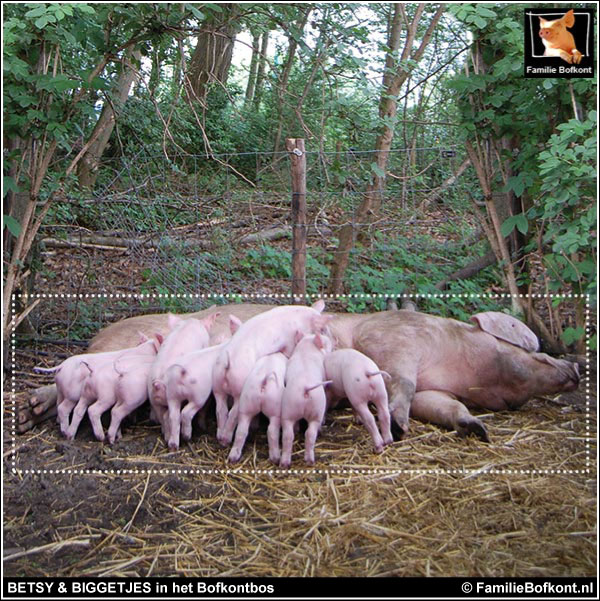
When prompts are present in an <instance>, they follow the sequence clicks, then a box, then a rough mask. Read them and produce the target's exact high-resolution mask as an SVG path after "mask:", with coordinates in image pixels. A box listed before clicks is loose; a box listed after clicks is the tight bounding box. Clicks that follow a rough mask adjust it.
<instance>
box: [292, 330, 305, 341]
mask: <svg viewBox="0 0 600 601" xmlns="http://www.w3.org/2000/svg"><path fill="white" fill-rule="evenodd" d="M303 338H304V332H302V331H301V330H296V335H295V336H294V344H298V343H299V342H300V341H301V340H302V339H303Z"/></svg>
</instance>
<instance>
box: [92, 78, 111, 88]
mask: <svg viewBox="0 0 600 601" xmlns="http://www.w3.org/2000/svg"><path fill="white" fill-rule="evenodd" d="M91 85H92V88H94V90H109V89H110V83H108V82H107V81H106V80H105V79H103V78H102V77H94V79H92V84H91Z"/></svg>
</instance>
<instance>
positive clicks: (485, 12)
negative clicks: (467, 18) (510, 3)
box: [477, 6, 497, 17]
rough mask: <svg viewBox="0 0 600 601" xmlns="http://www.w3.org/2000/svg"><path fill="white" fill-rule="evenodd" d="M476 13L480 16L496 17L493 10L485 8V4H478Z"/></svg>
mask: <svg viewBox="0 0 600 601" xmlns="http://www.w3.org/2000/svg"><path fill="white" fill-rule="evenodd" d="M477 14H478V15H481V16H482V17H496V16H497V15H496V13H495V12H494V11H493V10H490V9H489V8H486V7H485V6H478V7H477Z"/></svg>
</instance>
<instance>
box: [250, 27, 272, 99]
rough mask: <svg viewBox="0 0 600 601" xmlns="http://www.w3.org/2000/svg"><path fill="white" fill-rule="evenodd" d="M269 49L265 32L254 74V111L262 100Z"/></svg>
mask: <svg viewBox="0 0 600 601" xmlns="http://www.w3.org/2000/svg"><path fill="white" fill-rule="evenodd" d="M268 48H269V32H268V31H265V32H264V33H263V34H262V38H261V43H260V56H259V57H258V71H257V73H256V86H255V88H254V98H253V102H254V109H255V110H257V111H258V109H259V108H260V101H261V100H262V95H263V90H264V87H265V86H264V83H265V69H266V67H267V50H268Z"/></svg>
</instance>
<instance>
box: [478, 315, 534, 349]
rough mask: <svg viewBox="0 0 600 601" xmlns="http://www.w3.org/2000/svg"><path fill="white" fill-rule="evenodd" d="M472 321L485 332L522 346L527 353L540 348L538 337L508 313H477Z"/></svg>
mask: <svg viewBox="0 0 600 601" xmlns="http://www.w3.org/2000/svg"><path fill="white" fill-rule="evenodd" d="M471 321H472V322H474V323H476V324H477V325H478V326H479V327H480V328H481V329H482V330H483V331H484V332H487V333H488V334H491V335H492V336H495V337H496V338H499V339H500V340H504V341H506V342H510V344H514V345H515V346H520V347H521V348H523V349H525V350H526V351H530V352H535V351H537V350H538V349H539V347H540V343H539V341H538V339H537V336H536V335H535V334H534V333H533V332H532V331H531V330H530V329H529V328H528V327H527V326H526V325H525V324H524V323H523V322H522V321H519V320H518V319H516V318H515V317H512V316H510V315H506V313H500V312H497V311H487V312H486V313H477V315H473V317H471Z"/></svg>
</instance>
